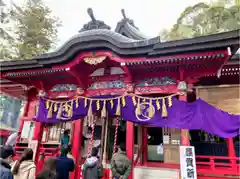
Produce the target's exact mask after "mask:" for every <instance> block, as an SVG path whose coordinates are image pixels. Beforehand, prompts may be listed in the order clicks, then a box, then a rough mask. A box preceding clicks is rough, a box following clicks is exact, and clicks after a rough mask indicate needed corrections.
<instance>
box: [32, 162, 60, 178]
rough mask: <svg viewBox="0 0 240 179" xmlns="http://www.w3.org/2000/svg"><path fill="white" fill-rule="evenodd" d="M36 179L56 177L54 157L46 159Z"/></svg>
mask: <svg viewBox="0 0 240 179" xmlns="http://www.w3.org/2000/svg"><path fill="white" fill-rule="evenodd" d="M36 179H57V171H56V158H49V159H47V160H46V162H45V163H44V164H43V168H42V170H41V171H40V173H39V174H38V175H37V177H36Z"/></svg>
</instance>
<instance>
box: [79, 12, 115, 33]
mask: <svg viewBox="0 0 240 179" xmlns="http://www.w3.org/2000/svg"><path fill="white" fill-rule="evenodd" d="M87 13H88V15H89V16H90V18H91V21H90V22H88V23H87V24H84V25H83V28H82V29H81V30H80V31H79V32H84V31H89V30H94V29H108V30H110V29H111V27H110V26H108V25H107V24H105V23H104V22H103V21H100V20H97V19H96V18H95V16H94V14H93V10H92V8H88V9H87Z"/></svg>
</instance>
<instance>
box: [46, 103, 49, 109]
mask: <svg viewBox="0 0 240 179" xmlns="http://www.w3.org/2000/svg"><path fill="white" fill-rule="evenodd" d="M46 108H47V109H49V101H46Z"/></svg>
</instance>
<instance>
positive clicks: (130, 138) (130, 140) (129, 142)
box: [126, 121, 134, 179]
mask: <svg viewBox="0 0 240 179" xmlns="http://www.w3.org/2000/svg"><path fill="white" fill-rule="evenodd" d="M126 123H127V127H126V150H127V151H126V152H127V157H128V158H129V159H130V160H131V162H132V164H133V163H134V124H133V123H132V122H129V121H127V122H126ZM128 179H133V166H132V172H131V174H130V176H129V177H128Z"/></svg>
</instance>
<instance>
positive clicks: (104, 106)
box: [101, 100, 107, 117]
mask: <svg viewBox="0 0 240 179" xmlns="http://www.w3.org/2000/svg"><path fill="white" fill-rule="evenodd" d="M101 117H107V109H106V100H104V101H103V107H102V111H101Z"/></svg>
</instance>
